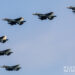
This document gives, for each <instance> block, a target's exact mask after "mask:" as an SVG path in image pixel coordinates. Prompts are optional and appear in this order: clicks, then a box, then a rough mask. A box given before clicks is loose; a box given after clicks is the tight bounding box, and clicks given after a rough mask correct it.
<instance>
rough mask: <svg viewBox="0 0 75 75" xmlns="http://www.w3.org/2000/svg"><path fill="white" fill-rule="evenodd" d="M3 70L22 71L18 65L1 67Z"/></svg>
mask: <svg viewBox="0 0 75 75" xmlns="http://www.w3.org/2000/svg"><path fill="white" fill-rule="evenodd" d="M1 68H5V70H7V71H18V70H20V69H21V67H20V66H19V64H18V65H14V66H6V65H3V66H1Z"/></svg>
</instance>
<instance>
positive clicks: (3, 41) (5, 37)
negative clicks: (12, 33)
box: [0, 36, 8, 43]
mask: <svg viewBox="0 0 75 75" xmlns="http://www.w3.org/2000/svg"><path fill="white" fill-rule="evenodd" d="M6 41H8V39H7V36H1V37H0V42H1V43H5V42H6Z"/></svg>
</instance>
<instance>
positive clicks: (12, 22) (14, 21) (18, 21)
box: [3, 17, 26, 25]
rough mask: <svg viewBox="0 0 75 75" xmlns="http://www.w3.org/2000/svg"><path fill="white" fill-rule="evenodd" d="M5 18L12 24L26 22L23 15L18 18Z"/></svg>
mask: <svg viewBox="0 0 75 75" xmlns="http://www.w3.org/2000/svg"><path fill="white" fill-rule="evenodd" d="M3 20H4V21H7V22H8V24H10V25H16V24H19V25H22V24H24V22H26V21H24V18H23V17H20V18H16V19H8V18H4V19H3Z"/></svg>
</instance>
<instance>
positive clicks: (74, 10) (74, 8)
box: [67, 6, 75, 13]
mask: <svg viewBox="0 0 75 75" xmlns="http://www.w3.org/2000/svg"><path fill="white" fill-rule="evenodd" d="M67 8H68V9H71V10H72V12H74V13H75V7H73V6H69V7H67Z"/></svg>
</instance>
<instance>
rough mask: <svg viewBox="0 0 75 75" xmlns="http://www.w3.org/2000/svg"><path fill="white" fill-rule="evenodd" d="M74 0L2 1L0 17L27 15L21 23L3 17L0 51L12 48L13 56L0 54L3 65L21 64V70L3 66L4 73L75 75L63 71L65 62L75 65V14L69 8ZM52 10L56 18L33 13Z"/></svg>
mask: <svg viewBox="0 0 75 75" xmlns="http://www.w3.org/2000/svg"><path fill="white" fill-rule="evenodd" d="M70 5H72V6H75V1H74V0H1V1H0V19H2V18H5V17H6V18H18V17H21V16H22V17H24V18H25V20H26V21H27V22H26V23H24V24H23V25H22V26H19V25H16V26H10V25H8V24H7V22H4V21H2V20H0V36H2V35H7V36H8V39H9V41H8V42H6V43H5V44H2V43H0V50H3V49H7V48H11V49H12V51H13V52H14V53H13V54H12V55H11V56H1V57H0V60H1V62H0V65H4V64H5V65H16V64H20V66H21V67H22V69H21V70H20V71H18V72H8V71H5V70H4V69H0V74H2V75H10V74H11V75H75V73H64V71H63V67H64V65H66V66H67V65H69V66H74V65H75V59H74V57H75V14H74V13H72V12H71V10H69V9H67V8H66V7H68V6H70ZM51 11H53V12H54V13H55V15H57V17H56V18H55V19H54V20H52V21H50V20H45V21H40V20H39V19H38V18H37V17H36V16H33V15H32V14H33V13H36V12H38V13H47V12H51Z"/></svg>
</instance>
